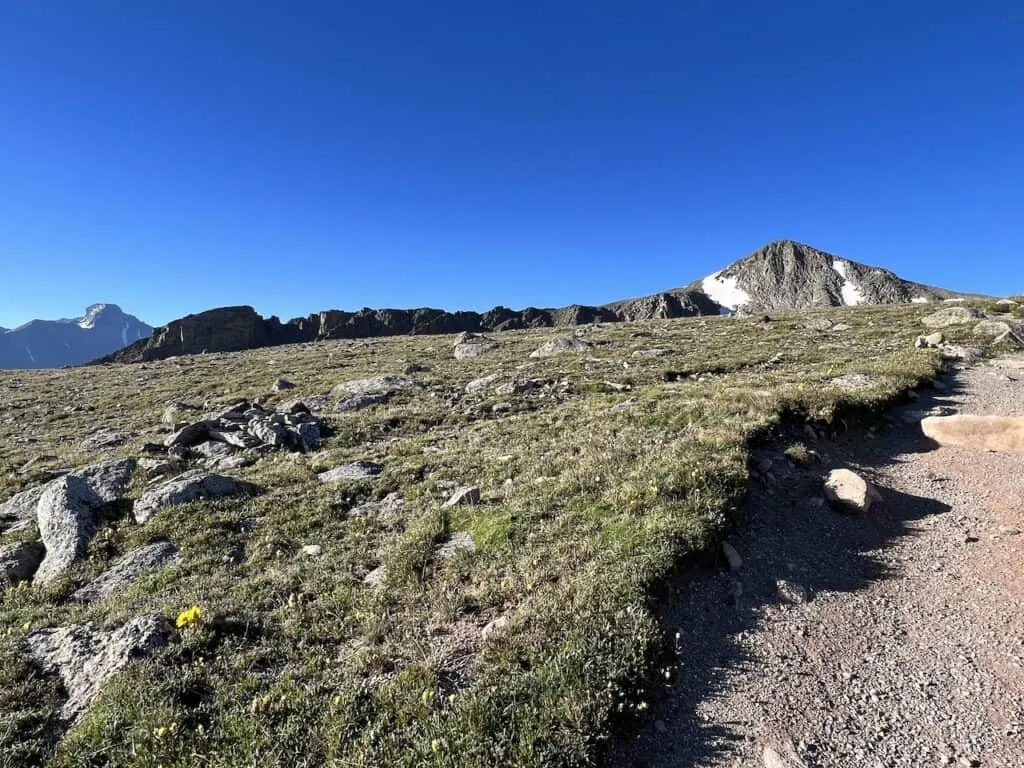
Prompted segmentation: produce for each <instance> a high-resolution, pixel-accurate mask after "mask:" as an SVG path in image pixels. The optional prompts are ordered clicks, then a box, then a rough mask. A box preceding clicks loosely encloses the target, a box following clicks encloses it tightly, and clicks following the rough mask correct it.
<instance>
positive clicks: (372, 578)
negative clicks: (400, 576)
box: [363, 565, 388, 589]
mask: <svg viewBox="0 0 1024 768" xmlns="http://www.w3.org/2000/svg"><path fill="white" fill-rule="evenodd" d="M387 577H388V567H387V566H386V565H379V566H377V567H376V568H374V569H373V570H372V571H370V572H369V573H368V574H366V576H364V577H363V584H365V585H366V586H368V587H369V588H370V589H380V588H381V587H383V586H384V581H385V580H386V579H387Z"/></svg>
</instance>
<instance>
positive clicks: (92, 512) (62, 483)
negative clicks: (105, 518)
mask: <svg viewBox="0 0 1024 768" xmlns="http://www.w3.org/2000/svg"><path fill="white" fill-rule="evenodd" d="M102 504H103V499H101V498H100V497H99V496H98V495H97V494H96V492H95V491H93V489H92V488H91V487H90V486H89V484H88V483H87V482H86V481H85V480H83V479H82V478H81V477H78V476H75V475H68V476H67V477H62V478H60V479H58V480H54V481H53V482H52V483H50V484H49V485H48V486H47V487H46V490H45V491H43V495H42V496H40V497H39V503H38V504H37V505H36V520H37V521H38V523H39V535H40V537H41V538H42V540H43V545H44V546H45V547H46V556H45V557H44V558H43V562H42V563H41V564H40V566H39V570H37V571H36V575H35V580H36V581H37V582H40V583H44V584H45V583H47V582H50V581H53V580H54V579H56V578H58V577H60V576H61V575H62V574H63V573H64V572H65V571H66V570H67V569H68V568H70V567H71V566H72V565H74V564H75V563H76V562H78V561H79V560H81V559H82V558H83V557H84V556H85V551H86V547H87V545H88V544H89V540H90V539H91V538H92V537H93V534H94V533H95V532H96V522H97V515H98V509H99V507H100V506H101V505H102Z"/></svg>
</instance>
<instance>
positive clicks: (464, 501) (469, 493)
mask: <svg viewBox="0 0 1024 768" xmlns="http://www.w3.org/2000/svg"><path fill="white" fill-rule="evenodd" d="M479 503H480V487H479V486H477V485H464V486H462V487H461V488H459V489H457V490H456V491H455V492H454V493H453V494H452V495H451V496H450V497H449V498H448V501H446V502H445V503H444V504H443V505H442V506H444V507H455V506H459V505H471V504H479Z"/></svg>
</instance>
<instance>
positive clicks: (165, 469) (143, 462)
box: [139, 456, 185, 479]
mask: <svg viewBox="0 0 1024 768" xmlns="http://www.w3.org/2000/svg"><path fill="white" fill-rule="evenodd" d="M139 466H140V467H142V471H143V472H145V473H146V477H147V478H149V479H153V478H154V477H168V476H170V475H176V474H178V473H179V472H182V471H183V470H184V469H185V462H184V460H182V459H179V458H176V457H174V456H171V457H168V458H166V459H148V458H143V459H139Z"/></svg>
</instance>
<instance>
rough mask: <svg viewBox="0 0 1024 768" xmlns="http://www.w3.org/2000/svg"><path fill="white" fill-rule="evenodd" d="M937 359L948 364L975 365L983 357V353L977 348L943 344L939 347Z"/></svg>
mask: <svg viewBox="0 0 1024 768" xmlns="http://www.w3.org/2000/svg"><path fill="white" fill-rule="evenodd" d="M939 357H941V358H942V359H943V360H947V361H949V362H959V363H975V362H977V361H978V360H981V359H983V358H984V357H985V351H984V350H982V349H978V348H977V347H964V346H960V345H959V344H944V345H943V346H941V347H939Z"/></svg>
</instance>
